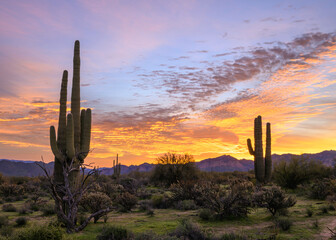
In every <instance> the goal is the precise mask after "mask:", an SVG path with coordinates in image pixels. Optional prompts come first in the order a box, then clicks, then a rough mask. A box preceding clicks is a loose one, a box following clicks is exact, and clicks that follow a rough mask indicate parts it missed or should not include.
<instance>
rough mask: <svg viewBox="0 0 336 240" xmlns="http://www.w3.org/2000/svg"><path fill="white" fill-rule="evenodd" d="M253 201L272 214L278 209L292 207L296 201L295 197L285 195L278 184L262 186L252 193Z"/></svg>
mask: <svg viewBox="0 0 336 240" xmlns="http://www.w3.org/2000/svg"><path fill="white" fill-rule="evenodd" d="M253 201H254V203H255V204H256V206H258V207H263V208H266V209H267V210H268V211H269V212H270V213H271V214H272V215H273V216H275V214H276V213H277V212H278V211H279V210H283V209H287V208H289V207H292V206H294V205H295V203H296V200H295V198H293V197H291V196H290V197H288V196H286V194H285V193H284V191H282V190H281V188H280V187H278V186H271V187H270V188H266V187H262V188H261V189H260V190H258V191H256V192H255V193H254V195H253Z"/></svg>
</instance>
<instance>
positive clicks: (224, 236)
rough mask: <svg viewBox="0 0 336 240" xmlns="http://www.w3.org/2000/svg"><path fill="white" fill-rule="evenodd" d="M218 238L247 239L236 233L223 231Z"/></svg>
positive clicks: (225, 239)
mask: <svg viewBox="0 0 336 240" xmlns="http://www.w3.org/2000/svg"><path fill="white" fill-rule="evenodd" d="M219 240H248V238H247V237H246V236H244V235H240V234H236V233H224V234H223V235H222V236H221V237H220V238H219Z"/></svg>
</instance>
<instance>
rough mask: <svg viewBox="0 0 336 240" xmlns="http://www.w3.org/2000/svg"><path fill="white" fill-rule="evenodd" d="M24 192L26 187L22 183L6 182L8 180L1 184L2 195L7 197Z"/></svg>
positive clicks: (0, 191)
mask: <svg viewBox="0 0 336 240" xmlns="http://www.w3.org/2000/svg"><path fill="white" fill-rule="evenodd" d="M23 193H24V189H23V187H22V186H20V185H16V184H11V183H6V182H5V183H2V184H1V185H0V195H1V196H3V197H5V198H7V197H15V196H22V195H23Z"/></svg>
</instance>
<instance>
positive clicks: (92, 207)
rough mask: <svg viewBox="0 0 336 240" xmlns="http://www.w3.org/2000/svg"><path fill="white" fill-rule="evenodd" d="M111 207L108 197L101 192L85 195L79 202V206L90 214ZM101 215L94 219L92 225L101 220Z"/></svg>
mask: <svg viewBox="0 0 336 240" xmlns="http://www.w3.org/2000/svg"><path fill="white" fill-rule="evenodd" d="M111 205H112V202H111V199H110V198H109V196H107V195H106V194H105V193H101V192H95V193H94V192H92V193H88V194H85V195H84V196H83V198H82V200H81V201H80V206H81V207H82V208H84V209H85V210H86V211H88V212H90V213H95V212H98V211H99V210H102V209H106V208H108V207H111ZM103 215H104V214H101V215H97V216H96V217H94V219H93V221H94V223H97V221H98V220H99V218H101V217H102V216H103Z"/></svg>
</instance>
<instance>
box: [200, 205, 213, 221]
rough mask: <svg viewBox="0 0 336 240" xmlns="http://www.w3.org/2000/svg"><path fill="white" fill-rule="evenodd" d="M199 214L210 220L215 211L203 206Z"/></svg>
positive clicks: (202, 217)
mask: <svg viewBox="0 0 336 240" xmlns="http://www.w3.org/2000/svg"><path fill="white" fill-rule="evenodd" d="M198 216H199V217H200V218H201V219H202V220H205V221H208V220H210V219H211V218H212V216H213V212H212V211H211V210H210V209H208V208H203V209H201V210H200V211H199V213H198Z"/></svg>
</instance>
